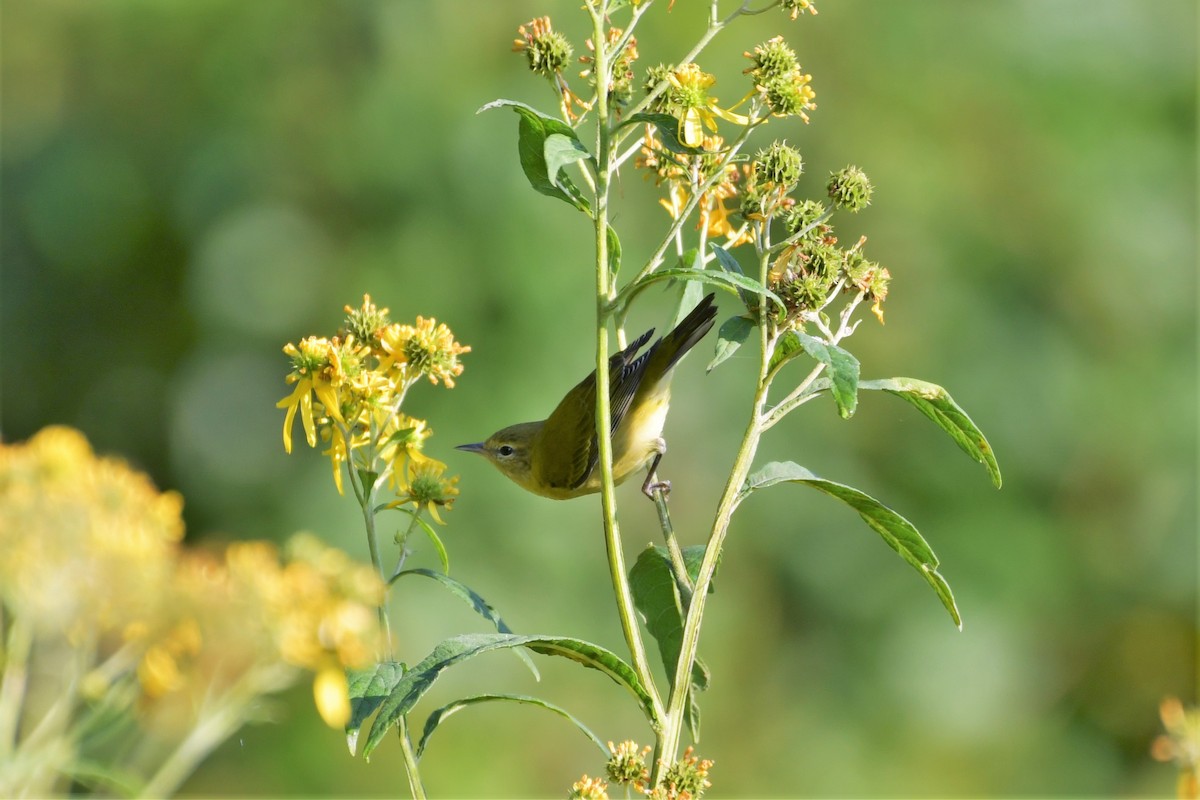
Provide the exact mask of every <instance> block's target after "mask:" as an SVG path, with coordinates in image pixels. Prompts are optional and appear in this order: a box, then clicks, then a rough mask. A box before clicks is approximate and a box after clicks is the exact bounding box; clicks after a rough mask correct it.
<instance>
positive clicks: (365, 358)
mask: <svg viewBox="0 0 1200 800" xmlns="http://www.w3.org/2000/svg"><path fill="white" fill-rule="evenodd" d="M470 350H471V348H470V347H466V346H464V345H461V344H459V343H458V342H456V341H455V340H454V335H453V334H452V333H451V332H450V329H449V328H447V327H446V326H445V325H444V324H438V322H437V320H435V319H425V318H423V317H417V320H416V324H415V325H405V324H400V323H395V322H392V321H391V320H390V319H389V317H388V310H387V309H386V308H382V309H381V308H379V307H377V306H376V305H375V304H374V303H372V302H371V298H370V296H369V295H365V296H364V297H363V302H362V305H361V306H359V307H358V308H352V307H351V306H346V320H345V324H344V327H343V329H342V331H341V332H340V333H339V335H337V336H334V337H333V338H329V339H327V338H323V337H316V336H310V337H308V338H306V339H303V340H301V341H300V343H299V344H298V345H296V344H288V345H287V346H286V347H284V349H283V351H284V353H285V354H287V356H288V357H289V358H290V359H291V362H292V371H291V372H290V373H289V374H288V376H287V382H288V383H290V384H294V385H295V389H294V390H293V391H292V393H291V395H289V396H288V397H285V398H284V399H282V400H280V401H279V403H277V404H276V405H277V407H278V408H284V409H286V410H287V415H286V416H285V418H284V423H283V444H284V448H285V449H286V450H287V451H288V452H289V453H290V452H291V450H292V428H293V426H294V423H295V417H296V413H297V411H299V413H300V418H301V422H302V423H303V426H304V433H305V437H306V438H307V441H308V444H309V446H310V447H316V446H317V440H318V439H320V440H321V441H324V442H326V443H327V444H328V445H329V449H327V450H326V451H325V453H324V454H325V455H327V456H329V458H330V461H331V462H332V465H333V477H334V482H335V483H336V485H337V488H338V491H339V492H341V491H343V484H342V467H343V466H349V467H352V468H354V469H355V470H362V471H365V472H368V473H371V474H373V475H376V476H382V475H385V474H386V476H387V480H388V482H389V483H390V484H391V485H392V486H393V487H394V488H395V489H396V491H397V492H398V493H400V495H401V499H400V500H399V501H397V504H404V503H409V502H411V503H412V504H413V505H415V506H416V507H417V508H418V509H428V510H429V511H430V512H431V514H432V515H433V517H434V518H435V519H438V521H439V522H440V521H441V520H440V518H439V517H438V512H437V509H438V508H439V507H449V506H450V505H452V504H453V502H454V498H455V496H456V495H457V494H458V488H457V487H456V486H455V484H456V483H457V481H458V478H457V477H455V478H446V477H444V473H445V470H446V465H445V464H443V463H442V462H440V461H436V460H435V459H432V458H430V457H428V456H426V455H424V454H423V453H422V448H423V447H424V444H425V441H426V439H428V437H429V436H430V434H431V431H430V429H429V427H428V425H427V424H426V423H425V421H424V420H421V419H417V418H415V417H410V416H408V415H407V414H404V413H403V412H402V411H401V405H402V404H403V402H404V398H405V395H406V394H407V392H408V390H409V389H410V388H411V387H412V386H413V385H414V384H415V383H417V382H418V381H420V380H421V379H422V378H424V379H427V380H428V381H429V382H430V383H432V384H434V385H438V384H445V386H446V387H447V388H453V386H454V379H455V378H456V377H458V376H459V375H461V374H462V370H463V367H462V364H461V363H460V362H459V356H461V355H462V354H464V353H468V352H470ZM394 505H395V504H394Z"/></svg>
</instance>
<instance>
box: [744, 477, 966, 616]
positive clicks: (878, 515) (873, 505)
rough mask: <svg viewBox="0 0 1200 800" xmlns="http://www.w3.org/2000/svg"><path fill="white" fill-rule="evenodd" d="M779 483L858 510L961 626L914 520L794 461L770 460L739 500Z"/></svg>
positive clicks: (747, 483) (931, 554) (930, 550)
mask: <svg viewBox="0 0 1200 800" xmlns="http://www.w3.org/2000/svg"><path fill="white" fill-rule="evenodd" d="M777 483H803V484H805V485H807V486H811V487H812V488H814V489H817V490H819V491H822V492H824V493H825V494H827V495H829V496H830V497H836V498H837V499H838V500H841V501H842V502H843V503H845V504H846V505H848V506H850V507H851V508H853V509H854V510H855V511H857V512H858V513H859V516H861V517H862V518H863V521H864V522H866V523H867V524H868V525H870V526H871V528H872V529H873V530H874V531H875V532H876V533H878V534H879V535H880V536H882V537H883V540H884V541H885V542H887V543H888V546H889V547H891V548H892V549H893V550H895V551H896V552H897V553H899V554H900V557H901V558H903V559H904V560H905V561H907V562H908V563H909V564H911V565H912V567H913V568H914V569H915V570H916V571H917V572H919V573H921V577H923V578H924V579H925V580H926V582H928V583H929V585H930V586H931V587H933V590H934V592H936V593H937V596H938V598H939V599H941V601H942V605H944V606H945V607H946V610H947V611H949V612H950V617H951V618H952V619H953V620H954V624H955V625H957V626H958V628H959V630H962V617H961V616H960V615H959V613H958V606H957V605H955V603H954V594H953V593H952V592H951V591H950V585H949V584H948V583H946V580H945V579H944V578H943V577H942V576H941V575H940V574H939V573H938V571H937V566H938V559H937V556H935V555H934V554H933V550H932V549H930V547H929V544H928V543H927V542H926V541H925V539H924V537H922V536H921V534H920V533H919V532H918V531H917V529H916V528H914V527H913V524H912V523H911V522H909V521H908V520H906V519H905V518H904V517H902V516H900V515H899V514H897V513H896V512H895V511H893V510H892V509H890V508H888V507H887V506H885V505H884V504H883V503H880V502H879V501H878V500H876V499H875V498H873V497H871V496H870V495H868V494H865V493H864V492H861V491H859V490H858V489H855V488H854V487H852V486H846V485H845V484H842V483H835V482H834V481H829V480H825V479H824V478H819V477H817V476H816V475H814V474H813V473H811V472H809V471H808V470H807V469H805V468H804V467H802V466H800V465H799V464H795V463H793V462H791V461H774V462H771V463H770V464H767V465H766V466H764V467H763V468H762V469H760V470H759V471H758V472H756V473H754V474H753V475H751V476H750V477H749V478H747V479H746V485H745V486H744V487H743V488H742V491H741V494H740V495H739V496H738V502H741V501H742V500H744V499H745V498H746V497H747V496H749V494H750V493H751V492H753V491H754V490H755V489H765V488H766V487H768V486H774V485H775V484H777Z"/></svg>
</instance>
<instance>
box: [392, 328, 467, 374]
mask: <svg viewBox="0 0 1200 800" xmlns="http://www.w3.org/2000/svg"><path fill="white" fill-rule="evenodd" d="M379 345H380V347H381V348H382V350H383V352H384V355H383V356H382V357H381V358H380V369H381V370H388V369H391V368H395V369H399V370H402V374H403V375H404V376H405V380H408V379H411V378H416V377H418V376H420V375H424V376H426V377H428V378H429V382H430V383H432V384H434V385H437V382H438V380H439V379H441V380H443V381H445V382H446V386H447V388H453V387H454V378H456V377H457V376H459V375H461V374H462V371H463V368H462V364H460V363H459V362H458V357H459V356H460V355H462V354H463V353H469V352H471V348H470V347H467V346H465V345H461V344H459V343H458V342H456V341H454V334H453V333H451V332H450V329H449V328H447V327H446V324H445V323H442V324H440V325H438V324H437V320H436V319H433V318H432V317H430V318H429V319H426V318H424V317H417V324H416V325H415V326H413V325H400V324H392V325H389V326H387V327H386V328H384V329H382V330H381V331H380V339H379Z"/></svg>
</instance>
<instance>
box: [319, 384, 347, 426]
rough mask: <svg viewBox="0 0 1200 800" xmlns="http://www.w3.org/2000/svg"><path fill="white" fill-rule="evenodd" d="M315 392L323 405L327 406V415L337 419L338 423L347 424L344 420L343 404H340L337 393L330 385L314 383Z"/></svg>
mask: <svg viewBox="0 0 1200 800" xmlns="http://www.w3.org/2000/svg"><path fill="white" fill-rule="evenodd" d="M313 392H315V393H316V395H317V399H318V400H320V401H321V405H323V406H325V413H326V414H328V415H329V416H331V417H333V418H334V419H336V420H337V421H338V422H345V421H346V420H344V419H342V408H341V405H342V404H341V403H339V402H338V397H337V392H335V391H334V389H333V387H332V386H331V385H329V384H328V383H324V382H317V381H314V382H313Z"/></svg>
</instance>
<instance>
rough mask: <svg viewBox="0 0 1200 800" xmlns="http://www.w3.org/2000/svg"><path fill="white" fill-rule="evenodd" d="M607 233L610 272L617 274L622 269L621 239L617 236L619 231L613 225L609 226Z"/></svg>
mask: <svg viewBox="0 0 1200 800" xmlns="http://www.w3.org/2000/svg"><path fill="white" fill-rule="evenodd" d="M606 234H607V236H608V272H609V274H610V275H614V276H615V275H616V274H617V273H618V272H620V271H621V240H620V239H618V238H617V232H616V231H615V230H613V226H612V225H609V226H608V230H607V231H606Z"/></svg>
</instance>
